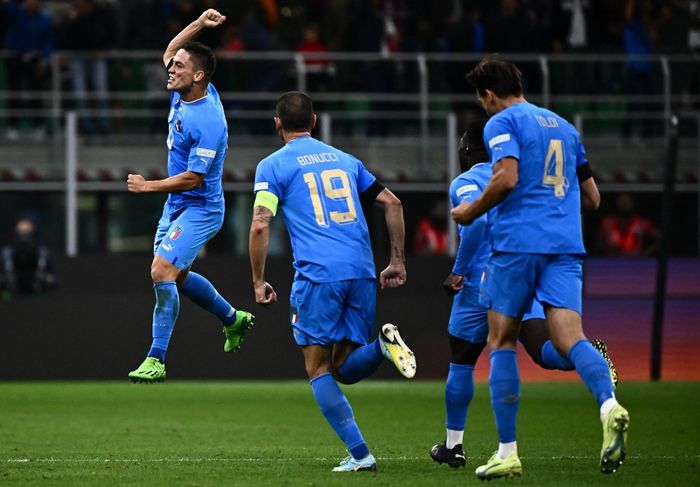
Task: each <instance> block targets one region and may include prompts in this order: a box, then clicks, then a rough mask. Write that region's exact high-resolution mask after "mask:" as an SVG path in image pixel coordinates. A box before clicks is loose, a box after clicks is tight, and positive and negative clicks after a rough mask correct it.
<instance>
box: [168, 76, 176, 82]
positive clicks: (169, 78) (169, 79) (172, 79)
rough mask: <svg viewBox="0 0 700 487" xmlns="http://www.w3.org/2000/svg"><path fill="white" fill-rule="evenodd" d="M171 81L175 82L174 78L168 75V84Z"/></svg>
mask: <svg viewBox="0 0 700 487" xmlns="http://www.w3.org/2000/svg"><path fill="white" fill-rule="evenodd" d="M173 81H175V77H174V76H173V75H172V74H169V75H168V83H172V82H173Z"/></svg>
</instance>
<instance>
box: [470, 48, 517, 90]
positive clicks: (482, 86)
mask: <svg viewBox="0 0 700 487" xmlns="http://www.w3.org/2000/svg"><path fill="white" fill-rule="evenodd" d="M467 81H468V82H469V84H471V85H472V86H473V87H474V88H476V91H477V92H478V93H479V96H486V90H491V91H493V92H494V94H495V95H496V96H498V97H499V98H507V97H508V96H521V95H522V94H523V74H522V73H521V72H520V70H519V69H518V67H517V66H516V65H515V64H513V63H511V62H508V61H506V60H504V59H501V58H500V57H498V56H497V55H495V54H491V55H489V56H486V57H485V58H483V59H482V60H481V61H479V64H477V65H476V67H475V68H474V69H472V70H471V71H470V72H469V74H467Z"/></svg>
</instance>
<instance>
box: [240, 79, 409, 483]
mask: <svg viewBox="0 0 700 487" xmlns="http://www.w3.org/2000/svg"><path fill="white" fill-rule="evenodd" d="M274 121H275V128H276V129H277V132H278V133H279V135H280V137H281V138H282V140H283V141H284V142H285V146H284V147H283V148H281V149H280V150H278V151H277V152H274V153H273V154H272V155H270V156H268V157H267V158H265V159H263V160H262V161H260V163H259V164H258V167H257V171H256V174H255V188H254V189H255V206H254V214H253V221H252V224H251V227H250V242H249V251H250V263H251V267H252V273H253V286H254V288H255V300H256V302H258V303H259V304H262V305H267V304H271V303H273V302H274V301H276V299H277V295H276V294H275V292H274V289H273V288H272V286H270V285H269V284H268V283H267V282H265V276H264V273H265V260H266V257H267V247H268V241H269V225H270V221H271V220H272V218H273V216H275V214H276V213H277V209H278V207H279V208H281V209H282V210H283V214H284V221H285V225H286V227H287V229H288V231H289V236H290V240H291V243H292V251H293V254H294V269H295V270H296V273H295V277H294V283H293V285H292V290H291V295H290V297H289V304H290V308H291V313H290V315H291V324H292V330H293V333H294V340H295V341H296V343H297V344H298V345H299V346H300V347H301V349H302V353H303V355H304V362H305V366H306V372H307V374H308V377H309V380H310V383H311V388H312V390H313V393H314V397H315V398H316V402H317V403H318V406H319V408H320V409H321V412H322V413H323V415H324V417H325V418H326V420H327V421H328V423H329V424H330V425H331V427H332V428H333V430H334V431H335V433H336V434H337V435H338V436H339V437H340V439H341V440H342V441H343V443H345V446H346V447H347V449H348V452H349V453H350V455H349V456H348V457H346V458H345V459H344V460H343V461H342V462H341V463H340V465H338V466H337V467H335V468H334V469H333V471H334V472H352V471H362V470H376V468H377V463H376V461H375V459H374V456H373V455H372V454H371V453H370V451H369V449H368V447H367V444H366V443H365V440H364V438H363V437H362V434H361V433H360V429H359V428H358V426H357V423H356V422H355V418H354V417H353V412H352V408H351V407H350V403H349V402H348V400H347V399H346V397H345V395H344V394H343V392H342V391H341V390H340V388H339V387H338V384H337V383H336V381H339V382H341V383H344V384H354V383H356V382H358V381H360V380H362V379H363V378H365V377H368V376H369V375H371V374H372V373H373V372H374V371H375V370H376V369H377V367H379V364H380V363H381V361H382V359H383V358H384V357H386V358H387V359H388V360H390V361H391V362H393V363H394V365H395V366H396V367H397V369H398V370H399V372H400V373H401V374H402V375H404V376H405V377H407V378H412V377H413V376H414V375H415V372H416V361H415V357H414V356H413V353H412V352H411V350H410V349H409V348H408V347H407V346H406V344H405V343H404V341H403V340H402V338H401V335H400V334H399V331H398V328H397V327H396V326H395V325H392V324H389V323H387V324H385V325H384V326H382V328H381V331H380V333H379V337H378V338H377V339H375V340H373V341H370V336H371V333H372V329H373V328H374V319H375V302H376V274H375V268H374V260H373V257H372V249H371V246H370V239H369V232H368V229H367V222H366V220H365V216H364V214H363V212H362V207H361V206H360V205H361V201H367V202H373V203H375V204H377V205H379V206H380V207H382V208H383V209H384V214H385V219H386V224H387V227H388V229H389V240H390V244H391V256H390V261H389V265H388V266H387V267H386V269H384V270H383V271H382V272H381V273H380V275H379V283H380V285H381V287H382V289H385V288H394V287H398V286H401V285H402V284H404V283H405V282H406V268H405V266H404V221H403V210H402V207H401V201H399V199H398V198H397V197H396V196H394V194H393V193H392V192H391V191H389V190H388V189H386V188H385V187H384V186H382V185H381V184H380V183H379V182H378V181H377V180H376V178H375V177H374V176H373V175H372V174H370V173H369V171H367V169H365V167H364V165H363V164H362V163H361V162H360V161H359V160H357V159H356V158H354V157H353V156H351V155H348V154H346V153H344V152H341V151H339V150H338V149H336V148H335V147H331V146H329V145H326V144H324V143H322V142H320V141H318V140H316V139H314V138H313V137H311V130H312V129H313V128H314V126H315V125H316V115H315V114H314V112H313V105H312V102H311V99H310V98H309V97H308V96H307V95H306V94H304V93H300V92H289V93H285V94H284V95H282V96H281V97H280V98H279V100H278V101H277V109H276V116H275V118H274Z"/></svg>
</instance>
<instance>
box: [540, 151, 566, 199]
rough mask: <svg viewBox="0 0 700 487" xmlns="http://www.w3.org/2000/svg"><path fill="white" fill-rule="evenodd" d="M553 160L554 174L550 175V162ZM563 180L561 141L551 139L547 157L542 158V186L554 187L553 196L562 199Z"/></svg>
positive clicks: (563, 191) (564, 179)
mask: <svg viewBox="0 0 700 487" xmlns="http://www.w3.org/2000/svg"><path fill="white" fill-rule="evenodd" d="M552 159H554V174H552V164H550V163H551V161H552ZM565 181H566V178H564V148H563V144H562V141H561V139H552V140H550V141H549V148H548V149H547V155H546V156H545V158H544V175H543V176H542V184H545V185H547V186H554V195H555V196H557V197H559V198H562V197H563V196H564V193H565V190H564V186H565Z"/></svg>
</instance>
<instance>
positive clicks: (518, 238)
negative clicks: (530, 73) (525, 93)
mask: <svg viewBox="0 0 700 487" xmlns="http://www.w3.org/2000/svg"><path fill="white" fill-rule="evenodd" d="M484 143H485V144H486V147H487V148H488V151H489V154H490V155H491V160H492V161H493V163H494V164H495V163H497V162H498V161H499V160H501V159H503V158H505V157H513V158H515V159H517V160H518V184H517V185H516V187H515V189H513V191H512V192H511V193H510V194H509V195H508V196H507V197H506V199H505V200H504V201H503V202H501V203H500V204H499V205H498V207H497V209H496V217H495V222H494V226H493V234H492V235H493V242H494V250H496V251H500V252H522V253H532V254H579V255H580V254H585V253H586V251H585V249H584V246H583V237H582V234H581V190H580V187H579V183H578V177H577V176H576V168H577V167H578V166H579V165H581V164H584V163H586V162H587V159H586V152H585V149H584V148H583V145H582V144H581V140H580V137H579V134H578V131H577V130H576V129H575V128H574V126H573V125H571V124H570V123H569V122H567V121H566V120H564V119H563V118H562V117H560V116H559V115H557V114H556V113H554V112H552V111H550V110H546V109H544V108H540V107H538V106H536V105H533V104H531V103H527V102H521V103H516V104H514V105H511V106H510V107H508V108H506V109H505V110H503V111H501V112H499V113H497V114H496V115H494V116H493V117H491V119H490V120H489V121H488V122H487V124H486V127H485V128H484Z"/></svg>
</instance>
